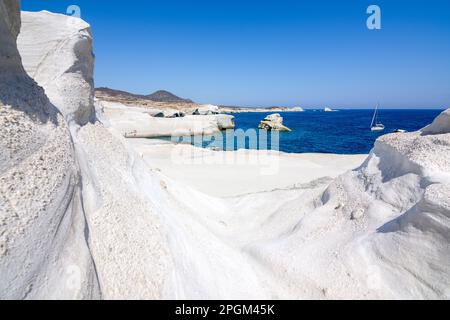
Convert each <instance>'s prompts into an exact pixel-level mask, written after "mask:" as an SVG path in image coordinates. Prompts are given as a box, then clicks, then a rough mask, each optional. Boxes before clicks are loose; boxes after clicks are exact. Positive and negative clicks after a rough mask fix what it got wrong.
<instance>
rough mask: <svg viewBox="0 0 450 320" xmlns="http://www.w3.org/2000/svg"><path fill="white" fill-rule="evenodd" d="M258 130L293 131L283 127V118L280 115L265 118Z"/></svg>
mask: <svg viewBox="0 0 450 320" xmlns="http://www.w3.org/2000/svg"><path fill="white" fill-rule="evenodd" d="M258 128H259V129H264V130H275V131H291V129H289V128H288V127H286V126H285V125H283V117H281V115H280V114H279V113H275V114H271V115H268V116H267V117H265V118H264V120H262V121H261V123H260V124H259V126H258Z"/></svg>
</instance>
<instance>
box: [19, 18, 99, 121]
mask: <svg viewBox="0 0 450 320" xmlns="http://www.w3.org/2000/svg"><path fill="white" fill-rule="evenodd" d="M37 34H38V35H39V41H37V39H36V35H37ZM17 43H18V48H19V51H20V52H21V54H22V56H25V57H26V59H24V67H25V70H26V71H27V73H28V75H29V76H30V77H31V78H33V79H34V80H35V81H36V82H37V83H38V84H39V85H40V86H42V87H44V88H45V92H46V94H47V96H48V97H49V98H50V100H51V101H52V102H53V103H54V104H55V105H57V106H58V108H59V109H60V111H61V112H62V114H63V115H64V116H65V118H66V120H67V121H68V122H69V123H70V122H72V121H73V122H75V123H76V124H78V125H83V124H86V123H87V122H88V121H90V120H93V117H94V109H93V99H94V89H93V87H94V80H93V68H94V55H93V53H92V36H91V29H90V26H89V24H87V23H86V22H84V21H83V20H81V19H79V18H75V17H69V16H66V15H60V14H54V13H50V12H46V11H43V12H22V31H21V32H20V35H19V37H18V40H17ZM74 84H76V85H74ZM68 87H70V90H67V88H68Z"/></svg>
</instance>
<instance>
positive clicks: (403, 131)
mask: <svg viewBox="0 0 450 320" xmlns="http://www.w3.org/2000/svg"><path fill="white" fill-rule="evenodd" d="M392 132H393V133H406V132H408V131H406V130H403V129H395V130H394V131H392Z"/></svg>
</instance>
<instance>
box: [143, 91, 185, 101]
mask: <svg viewBox="0 0 450 320" xmlns="http://www.w3.org/2000/svg"><path fill="white" fill-rule="evenodd" d="M147 98H148V99H149V100H152V101H158V102H187V103H192V100H189V99H183V98H180V97H177V96H176V95H174V94H173V93H171V92H168V91H165V90H159V91H156V92H154V93H152V94H150V95H148V96H147Z"/></svg>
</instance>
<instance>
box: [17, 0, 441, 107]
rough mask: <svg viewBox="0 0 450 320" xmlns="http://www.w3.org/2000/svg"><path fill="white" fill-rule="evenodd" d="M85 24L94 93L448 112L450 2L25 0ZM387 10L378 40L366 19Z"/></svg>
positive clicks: (30, 6)
mask: <svg viewBox="0 0 450 320" xmlns="http://www.w3.org/2000/svg"><path fill="white" fill-rule="evenodd" d="M71 4H75V5H78V6H79V7H80V8H81V15H82V18H83V19H84V20H86V21H88V22H89V23H90V24H91V25H92V30H93V34H94V37H95V38H94V41H95V43H94V45H95V54H96V70H95V81H96V86H108V87H111V88H116V89H122V90H127V91H131V92H135V93H141V94H147V93H151V92H153V91H155V90H158V89H166V90H169V91H172V92H173V93H175V94H177V95H179V96H182V97H186V98H191V99H193V100H195V101H197V102H202V103H214V104H225V105H249V106H270V105H292V106H293V105H301V106H305V107H323V106H331V107H350V108H361V107H362V108H365V107H373V106H374V104H376V102H377V101H380V103H381V104H382V106H384V107H391V108H417V107H427V108H442V107H448V106H450V1H448V0H429V1H424V0H422V1H418V0H384V1H378V0H373V1H365V0H342V1H337V0H333V1H331V0H330V1H323V0H309V1H301V0H295V1H282V0H280V1H275V0H274V1H235V0H208V1H187V0H178V1H172V0H161V1H152V0H150V1H149V0H139V1H138V0H128V1H106V0H95V1H93V0H70V1H68V0H58V1H55V0H22V8H23V10H29V11H37V10H44V9H45V10H49V11H53V12H60V13H64V12H65V11H66V8H67V7H68V6H69V5H71ZM370 4H377V5H379V6H380V7H381V10H382V30H379V31H370V30H368V29H367V28H366V19H367V17H368V15H367V14H366V9H367V7H368V6H369V5H370Z"/></svg>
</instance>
